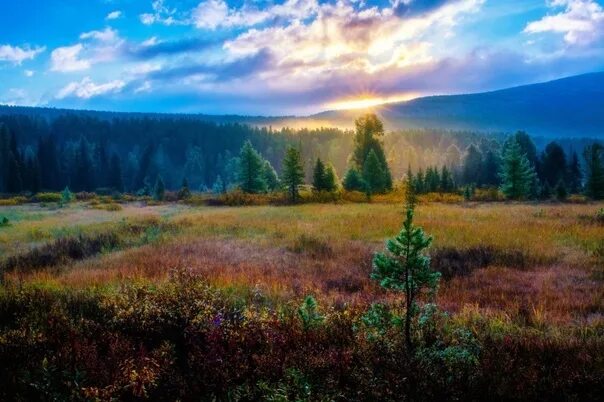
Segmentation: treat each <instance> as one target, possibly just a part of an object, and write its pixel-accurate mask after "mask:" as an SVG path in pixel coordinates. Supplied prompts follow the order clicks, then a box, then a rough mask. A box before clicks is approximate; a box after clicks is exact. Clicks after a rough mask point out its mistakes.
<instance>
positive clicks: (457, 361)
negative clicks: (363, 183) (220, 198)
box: [0, 198, 604, 400]
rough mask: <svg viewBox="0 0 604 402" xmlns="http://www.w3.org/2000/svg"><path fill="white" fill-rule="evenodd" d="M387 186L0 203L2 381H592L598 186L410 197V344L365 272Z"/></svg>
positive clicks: (102, 386)
mask: <svg viewBox="0 0 604 402" xmlns="http://www.w3.org/2000/svg"><path fill="white" fill-rule="evenodd" d="M386 201H387V200H380V199H379V198H378V199H376V200H374V202H372V203H370V204H367V203H347V202H341V203H337V204H334V203H331V204H330V203H324V204H303V205H294V206H272V205H259V206H244V207H228V206H224V207H214V206H192V205H186V204H183V203H159V204H157V205H146V204H145V203H141V202H126V203H123V204H120V207H119V208H104V209H101V208H98V205H97V203H96V202H90V201H78V202H74V203H70V204H68V205H64V206H59V205H56V204H52V203H49V204H44V205H43V204H25V205H14V206H5V207H0V217H4V216H6V217H7V219H8V221H9V223H8V224H7V225H5V226H3V227H1V228H0V256H1V257H0V261H1V262H0V267H1V268H2V285H1V287H0V359H1V360H2V361H3V362H6V364H4V365H3V368H2V369H0V371H1V374H0V383H1V384H2V388H1V390H0V399H2V400H31V399H46V400H50V399H53V398H54V399H57V400H61V399H79V400H111V399H120V400H138V399H145V398H149V399H154V400H174V399H180V400H200V399H201V400H256V399H265V400H351V399H355V400H376V399H380V400H426V399H433V400H434V399H464V400H484V399H485V398H489V399H491V400H520V399H534V400H539V399H541V400H543V399H551V400H597V399H598V397H599V396H600V395H601V392H604V286H603V284H602V280H604V223H603V218H602V212H601V208H602V207H603V206H604V204H602V203H582V204H571V203H514V202H508V203H503V202H491V203H481V202H462V201H456V202H451V203H440V202H431V201H429V200H428V198H426V199H424V200H423V202H420V204H419V205H418V206H417V208H416V224H417V225H419V226H422V227H423V228H424V230H425V231H426V232H427V233H428V234H430V235H432V236H433V237H434V242H433V245H432V248H431V249H430V256H431V259H432V268H433V269H435V270H438V271H440V272H441V273H442V278H441V281H440V286H439V289H438V295H437V298H436V300H434V302H435V304H434V305H430V306H434V309H433V310H429V311H431V312H430V314H428V313H426V312H423V313H422V314H423V315H422V316H421V317H420V322H419V323H418V324H417V328H415V329H414V334H415V335H414V336H416V337H417V342H418V345H419V347H418V350H417V351H416V352H415V354H414V355H412V356H410V355H407V354H405V353H406V352H405V351H404V348H402V346H401V345H402V341H401V335H400V328H399V327H398V326H397V324H396V323H395V320H394V319H393V317H395V316H396V313H397V311H399V310H400V308H401V304H400V299H401V296H400V295H397V294H394V293H393V292H388V291H385V290H383V289H382V288H380V287H379V286H378V284H377V283H376V282H375V281H372V280H371V279H370V273H371V269H372V267H371V260H372V256H373V254H374V253H375V252H376V251H378V250H381V249H383V246H384V240H385V239H387V238H389V237H392V236H393V235H395V234H396V233H397V232H398V231H399V230H400V227H401V222H402V220H403V214H404V208H403V207H402V204H401V203H399V202H392V200H390V202H386ZM107 209H108V210H107ZM309 295H311V296H313V297H314V300H316V305H312V303H311V305H309V304H305V298H306V297H307V296H309ZM375 306H381V307H380V308H381V309H382V310H380V308H377V309H376V308H375ZM435 306H438V307H435ZM426 311H428V310H426ZM376 312H377V313H379V314H377V313H376ZM424 313H425V314H424Z"/></svg>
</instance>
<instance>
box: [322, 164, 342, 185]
mask: <svg viewBox="0 0 604 402" xmlns="http://www.w3.org/2000/svg"><path fill="white" fill-rule="evenodd" d="M324 181H325V190H326V191H329V192H333V191H336V190H337V189H338V186H339V179H338V175H337V174H336V169H335V168H334V167H333V165H332V164H331V163H328V164H327V165H326V166H325V179H324Z"/></svg>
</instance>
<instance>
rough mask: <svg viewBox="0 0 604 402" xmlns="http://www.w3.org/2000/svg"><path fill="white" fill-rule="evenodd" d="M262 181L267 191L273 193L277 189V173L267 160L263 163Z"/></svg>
mask: <svg viewBox="0 0 604 402" xmlns="http://www.w3.org/2000/svg"><path fill="white" fill-rule="evenodd" d="M264 181H265V183H266V186H267V188H268V190H269V191H275V190H277V189H278V188H279V185H280V183H279V176H277V171H276V170H275V168H274V167H273V165H271V163H270V162H269V161H267V160H265V161H264Z"/></svg>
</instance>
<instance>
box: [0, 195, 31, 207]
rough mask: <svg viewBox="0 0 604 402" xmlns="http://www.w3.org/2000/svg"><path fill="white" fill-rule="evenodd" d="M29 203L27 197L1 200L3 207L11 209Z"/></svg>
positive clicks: (0, 203) (0, 204)
mask: <svg viewBox="0 0 604 402" xmlns="http://www.w3.org/2000/svg"><path fill="white" fill-rule="evenodd" d="M27 201H28V199H27V197H22V196H16V197H11V198H3V199H0V206H1V207H10V206H15V205H21V204H25V203H26V202H27Z"/></svg>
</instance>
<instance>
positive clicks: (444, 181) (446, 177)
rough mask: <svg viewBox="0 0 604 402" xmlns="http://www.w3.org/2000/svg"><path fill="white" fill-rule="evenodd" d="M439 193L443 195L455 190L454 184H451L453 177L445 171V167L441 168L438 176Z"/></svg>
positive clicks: (447, 170)
mask: <svg viewBox="0 0 604 402" xmlns="http://www.w3.org/2000/svg"><path fill="white" fill-rule="evenodd" d="M439 189H440V191H442V192H443V193H450V192H452V191H453V190H455V184H454V183H453V176H452V175H451V173H450V172H449V169H447V166H443V167H442V170H441V174H440V185H439Z"/></svg>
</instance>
